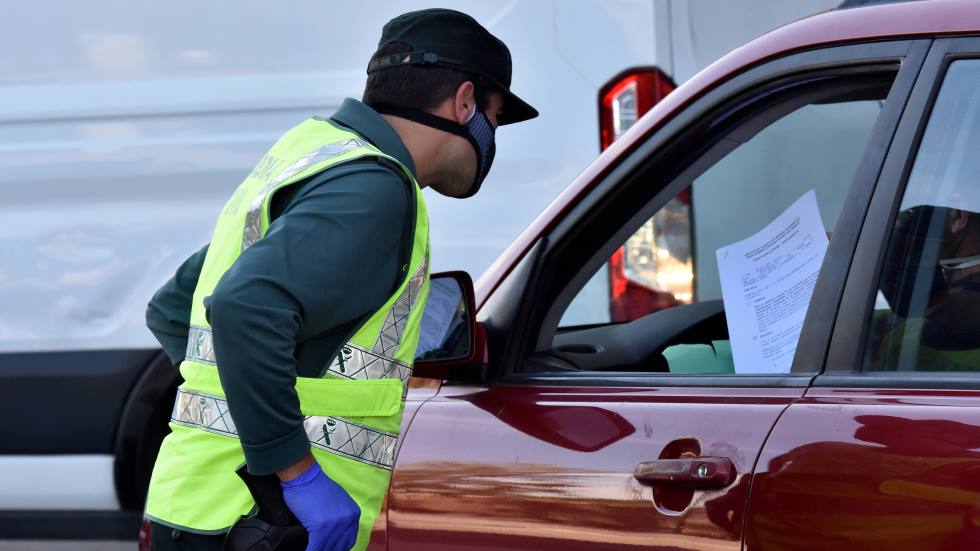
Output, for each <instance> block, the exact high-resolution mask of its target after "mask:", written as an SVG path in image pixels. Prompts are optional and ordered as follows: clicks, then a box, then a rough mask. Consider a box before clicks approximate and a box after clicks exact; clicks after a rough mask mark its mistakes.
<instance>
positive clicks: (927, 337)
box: [746, 38, 980, 551]
mask: <svg viewBox="0 0 980 551" xmlns="http://www.w3.org/2000/svg"><path fill="white" fill-rule="evenodd" d="M978 152H980V39H978V38H945V39H939V40H936V42H935V43H934V44H933V46H932V48H931V50H930V52H929V56H928V58H927V60H926V62H925V64H924V66H923V69H922V72H921V76H920V77H919V79H918V81H917V83H916V85H915V89H914V91H913V93H912V95H911V97H910V100H909V103H908V106H907V108H906V110H905V114H904V115H903V119H902V121H901V123H900V126H899V129H898V132H897V134H896V138H895V141H894V143H893V145H892V147H891V149H890V151H889V153H888V157H887V161H886V163H885V165H884V168H883V170H882V173H881V177H880V180H879V182H878V184H877V186H876V189H875V192H874V198H873V200H872V202H871V204H870V208H869V210H868V214H867V219H866V222H865V224H864V227H863V229H862V231H861V235H860V241H859V242H858V246H857V249H856V254H855V257H854V261H853V264H852V266H851V269H850V273H849V275H848V277H847V283H846V286H845V287H844V290H843V297H844V299H843V302H842V304H841V307H840V311H839V313H838V315H837V317H836V324H835V327H834V333H833V338H832V341H831V345H830V348H829V351H828V355H827V356H826V371H825V372H824V373H823V374H822V375H820V376H819V377H817V378H816V379H815V382H814V387H813V388H812V389H810V390H809V391H808V392H807V394H806V397H805V398H804V399H803V400H801V401H799V402H797V403H795V404H793V405H791V406H790V407H789V408H788V410H787V411H786V413H785V414H784V415H783V416H782V417H781V418H780V420H779V422H778V424H777V425H776V427H775V428H774V430H773V432H772V435H771V436H770V438H769V440H768V442H767V443H766V446H765V449H764V451H763V453H762V455H761V457H760V459H759V462H758V465H759V466H758V468H757V472H756V477H755V478H756V479H755V481H754V483H753V485H752V492H751V497H750V500H749V505H748V511H749V512H748V515H747V520H746V544H747V545H746V546H747V548H748V549H753V550H755V549H836V550H838V551H844V550H849V549H855V550H856V549H860V550H862V551H868V550H871V549H899V548H900V549H909V550H913V549H930V550H934V549H935V550H938V549H949V550H960V549H977V548H980V325H978V320H980V294H978V293H980V283H977V281H978V280H980V273H978V270H980V268H978V266H980V261H978V259H980V256H978V255H980V214H977V213H980V182H978V175H980V154H978ZM818 361H822V359H820V360H818Z"/></svg>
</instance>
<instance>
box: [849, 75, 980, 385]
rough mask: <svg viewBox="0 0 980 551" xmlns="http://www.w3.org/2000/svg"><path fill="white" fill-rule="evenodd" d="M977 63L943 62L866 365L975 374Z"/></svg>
mask: <svg viewBox="0 0 980 551" xmlns="http://www.w3.org/2000/svg"><path fill="white" fill-rule="evenodd" d="M978 153H980V60H960V61H955V62H953V63H952V64H951V65H950V66H949V70H948V72H947V74H946V78H945V81H944V82H943V85H942V88H941V89H940V92H939V95H938V96H937V98H936V103H935V106H934V108H933V111H932V115H931V116H930V119H929V122H928V124H927V126H926V130H925V133H924V135H923V137H922V142H921V145H920V146H919V150H918V153H917V154H916V158H915V161H914V163H913V167H912V171H911V173H910V175H909V179H908V182H907V184H906V188H905V193H904V195H903V197H902V202H901V204H900V205H899V209H898V213H897V215H896V217H895V222H894V224H893V226H892V230H891V234H890V237H889V243H888V247H887V249H886V253H885V261H884V264H883V268H882V272H881V274H880V277H879V282H878V297H877V300H876V301H875V308H874V313H873V315H872V319H871V327H870V331H869V339H868V342H867V345H866V355H865V364H864V365H865V369H866V370H869V371H956V372H962V371H980V315H977V312H978V311H980V154H978Z"/></svg>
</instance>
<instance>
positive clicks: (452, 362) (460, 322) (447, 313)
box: [412, 271, 487, 379]
mask: <svg viewBox="0 0 980 551" xmlns="http://www.w3.org/2000/svg"><path fill="white" fill-rule="evenodd" d="M486 363H487V338H486V330H485V328H484V327H483V324H479V323H477V322H476V300H475V298H474V293H473V280H472V279H471V278H470V275H469V274H467V273H466V272H462V271H455V272H440V273H437V274H432V276H431V277H430V284H429V297H428V299H427V300H426V303H425V310H424V311H423V313H422V328H421V331H420V335H419V345H418V349H417V351H416V354H415V367H414V369H413V372H412V374H413V375H414V376H416V377H426V378H433V379H445V378H447V376H448V374H449V370H450V369H451V368H453V367H457V366H464V365H474V364H475V365H485V364H486Z"/></svg>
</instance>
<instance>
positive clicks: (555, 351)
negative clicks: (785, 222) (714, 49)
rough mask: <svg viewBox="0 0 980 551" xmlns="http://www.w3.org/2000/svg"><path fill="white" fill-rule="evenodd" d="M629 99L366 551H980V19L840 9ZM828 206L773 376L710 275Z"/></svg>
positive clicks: (438, 379) (501, 277)
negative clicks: (756, 359) (631, 310)
mask: <svg viewBox="0 0 980 551" xmlns="http://www.w3.org/2000/svg"><path fill="white" fill-rule="evenodd" d="M627 76H629V75H627ZM653 80H656V79H653ZM627 84H629V83H627ZM633 86H634V87H633V88H632V89H633V90H634V91H635V94H634V97H633V100H636V99H637V98H638V97H642V95H643V94H646V93H648V92H649V93H651V94H652V96H649V97H653V100H651V102H653V101H657V103H656V105H655V106H653V108H652V110H651V111H650V112H649V113H647V114H646V115H645V116H644V117H642V118H641V119H640V120H639V121H638V122H637V123H636V124H635V125H634V126H633V127H632V128H630V129H629V130H628V131H626V132H625V134H624V135H622V136H621V137H619V139H617V140H616V141H615V142H613V143H612V144H611V146H610V147H609V148H608V149H607V150H606V151H605V152H604V153H603V154H602V155H601V156H600V157H599V158H598V159H597V160H596V161H595V162H594V163H593V164H592V165H591V166H590V167H589V168H588V169H587V170H586V171H585V172H584V173H583V174H582V175H581V176H580V177H579V178H578V179H576V180H575V181H574V182H573V183H572V184H571V185H570V186H569V187H568V188H567V189H566V190H565V191H564V192H563V193H562V194H561V195H560V196H559V197H558V198H557V199H556V200H555V201H554V203H553V204H552V205H551V206H550V207H549V208H548V209H547V210H546V211H545V212H544V213H543V214H541V216H540V217H539V218H538V219H537V221H536V222H534V223H533V224H532V225H531V227H529V228H528V229H527V231H525V232H524V233H523V234H522V235H521V236H520V238H519V239H518V240H517V241H516V242H515V243H514V244H513V245H512V246H511V247H510V249H508V251H507V252H506V253H505V254H504V255H503V256H502V257H501V258H500V259H499V260H498V261H497V262H496V263H495V264H494V265H493V267H492V268H491V269H490V270H489V271H488V272H487V273H486V274H485V275H484V276H483V277H482V278H481V279H480V280H479V281H478V282H477V285H476V288H475V301H474V302H472V303H471V304H470V308H471V310H470V313H469V317H468V318H466V319H467V321H468V322H469V323H468V324H465V325H468V329H469V334H468V335H467V338H466V339H464V341H465V342H463V343H462V344H463V347H464V348H466V347H467V346H468V348H466V354H464V355H465V356H466V357H465V358H463V359H459V360H454V361H441V362H431V361H430V362H425V361H422V362H419V363H418V365H417V367H416V375H417V377H416V379H415V380H414V383H413V388H412V390H411V392H410V394H409V398H408V407H407V409H406V415H405V420H404V426H405V430H404V432H403V435H402V438H401V440H400V449H399V451H398V456H397V462H396V465H395V469H394V474H393V479H392V485H391V490H390V494H389V496H388V501H387V517H386V518H385V517H384V516H383V517H382V520H381V521H379V524H378V526H377V528H376V532H375V534H374V539H373V543H372V548H373V549H379V550H380V549H388V550H391V551H405V550H425V551H434V550H438V549H560V550H564V551H568V550H576V549H581V550H598V549H698V550H714V549H717V550H722V549H732V550H735V549H742V548H747V549H834V550H835V551H844V550H846V549H855V550H860V551H868V550H871V549H903V550H908V549H951V550H953V549H955V550H961V549H980V214H978V213H980V2H977V1H976V0H963V1H948V2H947V1H941V0H935V1H920V2H908V3H900V4H891V5H881V6H870V7H864V8H858V9H845V10H838V11H832V12H829V13H825V14H822V15H818V16H815V17H812V18H809V19H805V20H802V21H799V22H796V23H793V24H790V25H788V26H786V27H783V28H780V29H778V30H776V31H773V32H771V33H769V34H767V35H765V36H763V37H761V38H759V39H757V40H755V41H753V42H751V43H749V44H747V45H745V46H743V47H741V48H739V49H738V50H736V51H734V52H732V53H731V54H729V55H728V56H726V57H725V58H723V59H722V60H720V61H718V62H717V63H715V64H714V65H712V66H710V67H709V68H707V69H706V70H704V71H703V72H701V73H700V74H698V75H697V76H696V77H694V78H693V79H691V80H690V81H688V82H686V83H684V84H683V85H682V86H680V87H679V88H677V89H676V90H674V91H672V92H671V93H670V94H669V95H666V97H664V98H662V101H658V100H659V99H660V98H658V97H655V96H656V95H657V94H656V93H655V91H653V92H651V91H650V90H649V89H644V88H637V87H636V86H641V87H642V86H645V85H644V84H643V82H642V79H635V81H634V82H633ZM627 87H628V86H627ZM621 88H623V87H621ZM624 89H625V88H624ZM600 99H602V98H600ZM607 99H608V98H607ZM612 101H618V100H617V99H616V98H612ZM607 103H608V102H607ZM623 107H624V106H623V105H619V106H618V107H617V109H618V110H619V111H620V112H621V111H622V109H623ZM634 107H635V105H634ZM614 115H615V113H614ZM809 190H815V193H816V198H817V203H818V206H819V210H820V215H821V218H822V221H823V224H824V226H825V229H826V232H827V233H828V234H829V235H830V236H831V238H830V241H829V246H828V247H827V249H826V254H825V257H824V260H823V263H822V265H821V266H822V267H821V268H820V271H819V276H818V277H817V278H816V281H815V283H813V282H811V283H812V297H811V298H810V300H809V307H808V309H807V310H806V316H805V320H804V321H803V323H802V325H801V326H800V327H797V328H796V330H798V331H799V336H798V339H797V340H796V342H795V355H794V356H792V362H791V367H788V368H787V369H786V370H784V371H780V372H769V373H764V374H759V373H756V370H755V369H753V366H751V365H739V364H738V362H735V363H734V364H733V363H732V360H731V356H730V354H731V352H730V350H731V347H730V346H731V342H730V335H729V325H728V320H727V318H726V315H725V303H724V300H722V293H721V288H720V277H719V273H718V267H717V261H716V257H715V254H716V250H717V249H719V248H720V247H723V246H725V245H728V244H730V243H734V242H737V241H739V240H742V239H744V238H746V237H748V236H751V235H753V234H755V233H756V232H758V231H759V230H760V229H762V228H764V227H765V226H766V225H767V224H768V223H769V222H770V221H772V220H773V219H774V218H775V217H776V216H777V215H778V214H779V213H781V212H783V211H784V210H785V209H786V208H787V207H788V206H789V205H790V204H791V203H793V201H794V200H796V199H797V198H798V197H800V196H801V195H803V194H805V193H807V192H808V191H809ZM638 232H645V234H644V235H645V237H644V239H645V243H647V245H646V247H647V248H646V249H645V252H643V251H641V253H642V254H640V253H638V254H637V255H634V258H633V262H634V263H633V264H632V265H631V266H627V268H626V269H625V270H624V269H623V268H622V266H621V264H619V263H621V262H622V261H623V259H622V258H618V259H617V258H616V256H617V254H619V255H622V254H623V253H621V252H620V253H617V251H620V250H621V248H622V247H624V245H627V248H626V255H627V256H629V255H630V254H631V253H630V252H629V242H630V239H633V240H636V239H637V237H636V236H637V235H638ZM611 257H612V258H613V262H612V263H611V264H610V263H609V262H608V261H609V259H610V258H611ZM640 257H642V258H640ZM627 260H629V258H627ZM631 270H633V272H635V276H630V273H631ZM623 274H625V276H627V277H635V279H636V280H637V281H646V282H648V283H647V284H646V285H647V286H648V287H650V290H651V292H655V293H657V294H656V296H657V297H658V298H657V299H656V300H648V299H638V300H647V301H648V302H650V303H655V307H650V308H648V309H647V310H646V311H645V312H640V314H645V315H625V316H624V314H623V311H624V309H623V307H624V304H623V299H622V296H624V293H619V294H617V293H616V290H615V287H616V286H617V285H618V286H619V288H620V289H622V287H623V282H622V281H618V280H617V278H620V279H621V278H622V277H624V276H623ZM452 277H454V276H452V275H447V276H444V278H445V279H446V280H449V279H451V278H452ZM455 277H457V278H458V277H459V276H455ZM458 280H459V281H465V278H459V279H458ZM434 281H438V279H435V280H434ZM464 284H465V283H464ZM667 295H669V296H667ZM625 296H627V297H628V296H629V293H625ZM665 296H666V298H664V297H665ZM806 296H807V295H803V297H804V300H805V298H806ZM804 304H805V303H804ZM627 306H628V304H627ZM627 310H628V309H627ZM473 312H475V316H474V314H473ZM646 312H652V313H646ZM624 317H625V321H624ZM634 318H635V319H634ZM790 337H792V338H795V337H793V336H792V335H790ZM680 352H683V354H680ZM688 353H690V354H688ZM685 354H687V355H685ZM787 365H790V364H789V363H787Z"/></svg>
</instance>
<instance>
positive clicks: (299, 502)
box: [280, 461, 361, 551]
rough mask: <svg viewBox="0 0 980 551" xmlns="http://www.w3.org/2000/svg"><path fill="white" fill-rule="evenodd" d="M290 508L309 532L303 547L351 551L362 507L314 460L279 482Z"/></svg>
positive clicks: (355, 538)
mask: <svg viewBox="0 0 980 551" xmlns="http://www.w3.org/2000/svg"><path fill="white" fill-rule="evenodd" d="M280 484H281V485H282V494H283V497H284V498H285V500H286V505H287V506H288V507H289V510H290V511H292V512H293V514H294V515H296V518H297V519H299V522H300V524H302V525H303V527H304V528H306V531H307V532H308V533H309V540H308V541H309V543H308V545H307V546H306V551H350V549H351V548H352V547H354V544H355V543H356V542H357V527H358V521H359V520H360V518H361V508H360V507H358V506H357V503H356V502H355V501H354V500H353V499H352V498H351V497H350V494H348V493H347V492H346V491H345V490H344V489H343V488H342V487H341V486H340V484H337V483H336V482H334V481H333V480H331V479H330V478H329V477H328V476H327V475H326V474H325V473H324V472H323V469H321V468H320V465H319V464H318V463H317V462H316V461H314V462H313V464H312V465H311V466H310V468H309V469H307V470H306V471H305V472H303V474H301V475H299V476H298V477H296V478H294V479H292V480H284V481H282V482H280Z"/></svg>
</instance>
